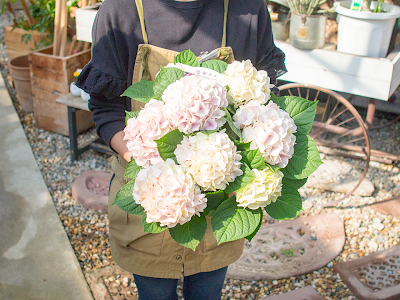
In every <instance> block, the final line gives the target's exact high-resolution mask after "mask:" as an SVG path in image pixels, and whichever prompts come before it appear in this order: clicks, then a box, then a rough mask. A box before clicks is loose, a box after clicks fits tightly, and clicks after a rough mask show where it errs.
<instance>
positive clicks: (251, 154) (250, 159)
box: [240, 149, 267, 170]
mask: <svg viewBox="0 0 400 300" xmlns="http://www.w3.org/2000/svg"><path fill="white" fill-rule="evenodd" d="M240 155H242V160H241V161H242V162H244V163H246V164H247V165H248V166H249V167H250V169H257V170H264V169H265V168H266V166H267V165H266V163H265V161H264V158H263V156H262V154H261V152H260V150H259V149H255V150H248V151H242V152H241V153H240Z"/></svg>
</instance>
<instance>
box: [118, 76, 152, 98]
mask: <svg viewBox="0 0 400 300" xmlns="http://www.w3.org/2000/svg"><path fill="white" fill-rule="evenodd" d="M124 96H126V97H129V98H132V99H135V100H136V101H139V102H143V103H147V102H149V101H150V99H152V98H153V96H154V91H153V81H146V80H142V81H139V82H136V83H135V84H132V85H131V86H130V87H128V88H127V89H126V90H125V91H124V93H123V94H122V95H121V97H124Z"/></svg>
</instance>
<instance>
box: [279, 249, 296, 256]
mask: <svg viewBox="0 0 400 300" xmlns="http://www.w3.org/2000/svg"><path fill="white" fill-rule="evenodd" d="M293 251H294V249H293V248H290V249H287V250H284V249H281V252H282V254H283V255H285V256H286V257H297V255H294V254H293Z"/></svg>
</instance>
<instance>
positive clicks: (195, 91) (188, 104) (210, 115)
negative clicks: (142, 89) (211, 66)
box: [162, 75, 228, 133]
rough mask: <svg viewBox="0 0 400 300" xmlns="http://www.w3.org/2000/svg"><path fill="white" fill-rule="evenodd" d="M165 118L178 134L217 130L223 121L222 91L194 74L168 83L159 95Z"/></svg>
mask: <svg viewBox="0 0 400 300" xmlns="http://www.w3.org/2000/svg"><path fill="white" fill-rule="evenodd" d="M162 100H163V101H164V102H165V116H166V117H167V118H168V119H169V121H170V123H171V124H173V126H176V128H178V129H179V131H181V132H184V133H192V132H195V131H199V130H216V129H219V128H220V127H221V126H222V125H223V124H224V123H225V122H226V120H225V117H224V116H225V112H224V111H223V110H222V109H221V108H222V107H227V106H228V100H227V99H226V90H225V88H224V87H223V86H222V85H221V84H220V83H218V82H217V81H215V80H211V79H209V78H206V77H203V76H198V75H193V76H185V77H183V78H181V79H180V80H177V81H176V82H174V83H172V84H170V85H169V86H168V87H167V88H166V89H165V91H164V93H163V95H162Z"/></svg>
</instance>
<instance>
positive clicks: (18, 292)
mask: <svg viewBox="0 0 400 300" xmlns="http://www.w3.org/2000/svg"><path fill="white" fill-rule="evenodd" d="M0 299H2V300H3V299H4V300H5V299H7V300H8V299H18V300H22V299H23V300H30V299H37V300H47V299H48V300H55V299H57V300H63V299H68V300H81V299H82V300H89V299H90V300H93V297H92V294H91V292H90V289H89V287H88V285H87V283H86V281H85V278H84V276H83V274H82V272H81V269H80V267H79V264H78V261H77V259H76V256H75V254H74V252H73V249H72V247H71V245H70V243H69V240H68V237H67V235H66V233H65V231H64V228H63V226H62V224H61V222H60V220H59V217H58V214H57V212H56V210H55V208H54V205H53V202H52V200H51V197H50V194H49V192H48V190H47V187H46V185H45V183H44V180H43V178H42V175H41V173H40V171H39V168H38V166H37V164H36V161H35V158H34V156H33V153H32V151H31V148H30V146H29V144H28V141H27V139H26V136H25V133H24V131H23V129H22V126H21V123H20V120H19V118H18V115H17V113H16V111H15V109H14V106H13V104H12V102H11V99H10V97H9V94H8V92H7V89H6V87H5V85H4V81H3V78H2V77H1V76H0Z"/></svg>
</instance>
